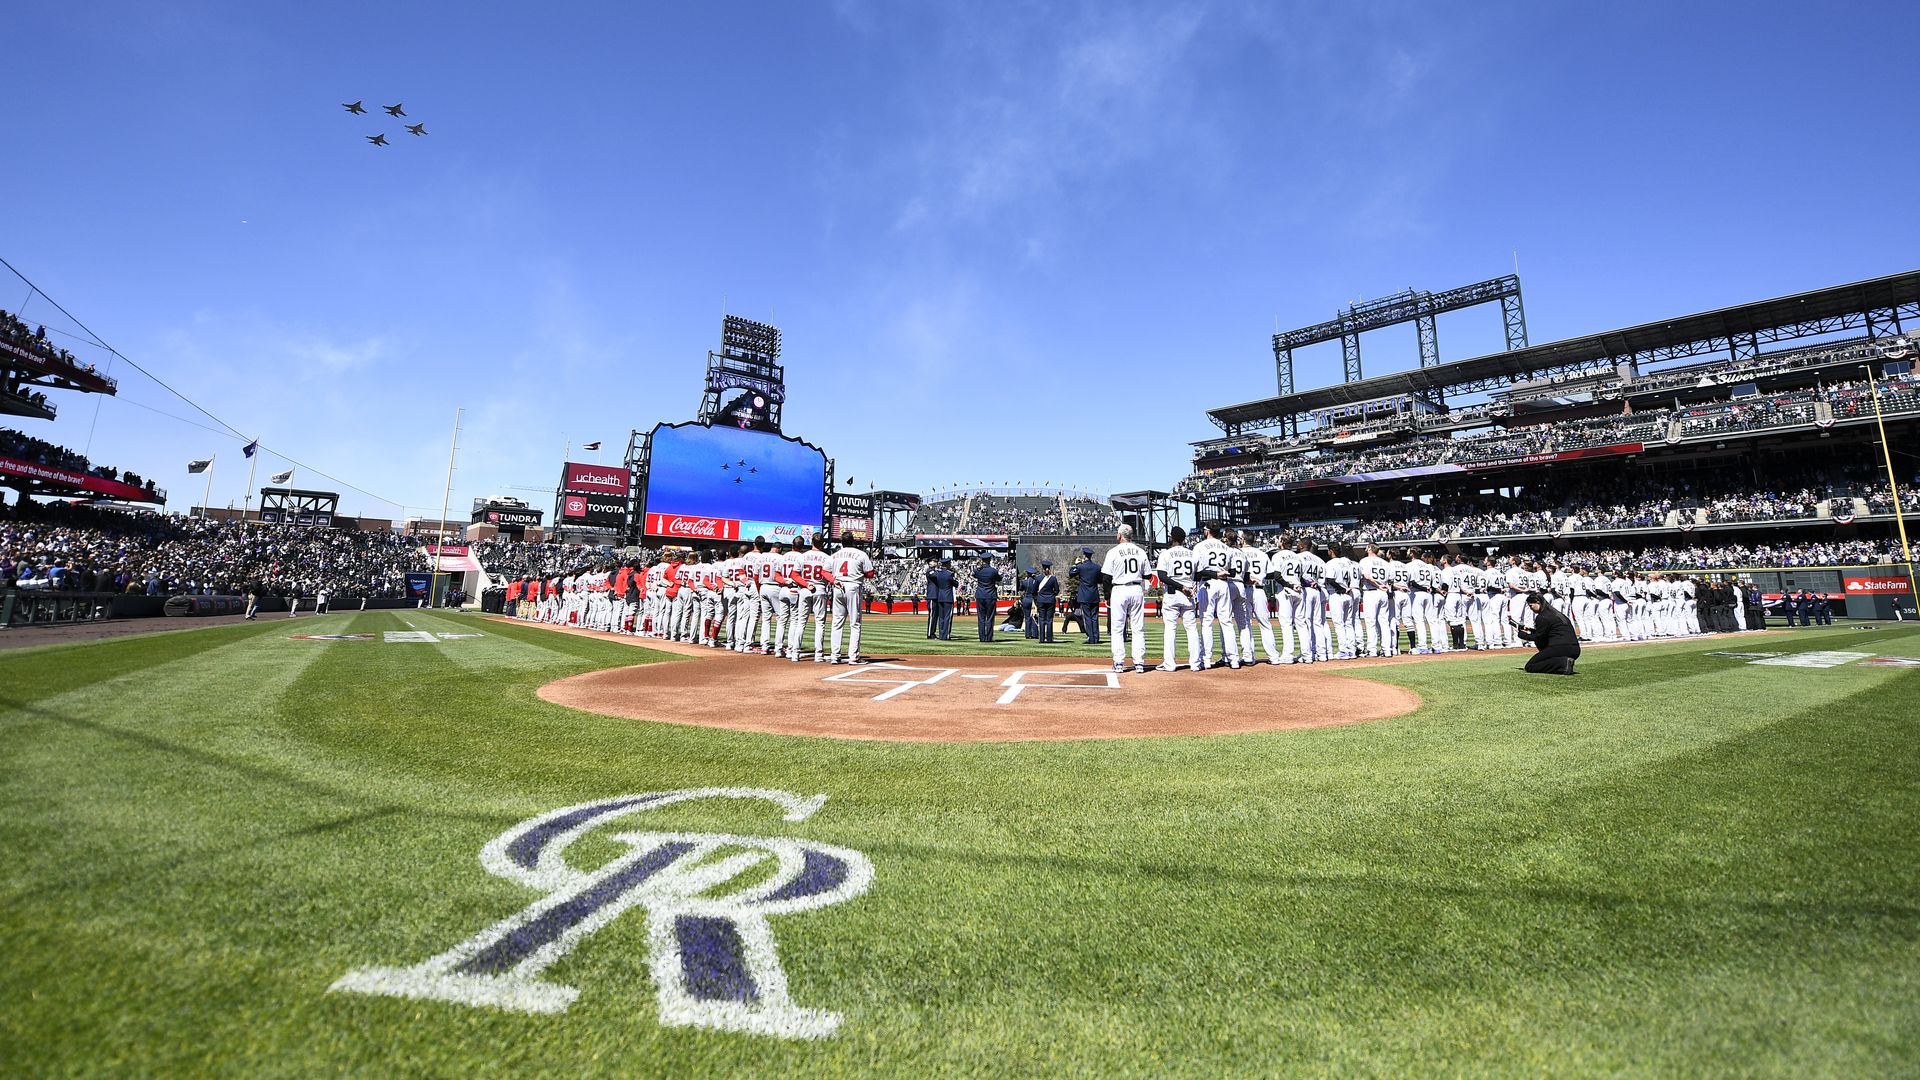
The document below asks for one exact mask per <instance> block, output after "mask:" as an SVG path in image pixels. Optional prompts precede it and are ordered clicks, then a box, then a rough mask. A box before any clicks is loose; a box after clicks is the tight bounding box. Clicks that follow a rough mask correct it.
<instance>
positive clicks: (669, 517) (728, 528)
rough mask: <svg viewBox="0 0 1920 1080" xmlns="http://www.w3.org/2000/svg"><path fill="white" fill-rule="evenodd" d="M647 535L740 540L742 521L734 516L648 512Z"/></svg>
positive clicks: (686, 538) (685, 538)
mask: <svg viewBox="0 0 1920 1080" xmlns="http://www.w3.org/2000/svg"><path fill="white" fill-rule="evenodd" d="M647 535H648V536H672V537H678V538H680V539H683V540H738V539H740V522H739V521H738V520H737V519H734V518H722V517H692V516H689V515H687V514H648V515H647Z"/></svg>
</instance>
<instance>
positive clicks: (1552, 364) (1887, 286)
mask: <svg viewBox="0 0 1920 1080" xmlns="http://www.w3.org/2000/svg"><path fill="white" fill-rule="evenodd" d="M1501 280H1507V279H1496V281H1501ZM1482 284H1483V285H1484V284H1492V283H1486V282H1483V283H1482ZM1515 284H1516V287H1517V284H1518V283H1517V282H1516V283H1515ZM1468 288H1470V289H1471V288H1475V287H1474V286H1469V287H1468ZM1455 291H1460V290H1455ZM1408 295H1416V296H1418V295H1429V294H1401V296H1400V297H1398V298H1396V297H1389V298H1387V299H1386V300H1382V301H1374V302H1373V303H1372V304H1369V305H1366V306H1365V307H1358V306H1357V307H1356V308H1354V309H1351V310H1352V311H1353V312H1356V313H1359V314H1360V315H1362V316H1369V313H1373V308H1374V307H1375V306H1376V305H1387V306H1386V307H1384V308H1383V309H1382V310H1381V311H1379V312H1377V313H1373V315H1372V316H1369V317H1374V316H1377V317H1379V318H1386V317H1387V316H1388V315H1404V312H1403V311H1402V310H1401V308H1403V307H1404V306H1405V298H1406V297H1407V296H1408ZM1430 295H1431V296H1433V297H1436V298H1437V297H1440V296H1442V295H1444V294H1440V293H1434V294H1430ZM1516 298H1517V294H1516ZM1477 302H1480V303H1484V302H1486V301H1485V300H1482V301H1477ZM1396 305H1397V306H1396ZM1460 306H1465V304H1462V305H1460ZM1404 321H1407V320H1406V319H1405V318H1404V317H1401V318H1394V319H1388V320H1387V322H1383V323H1381V325H1387V324H1389V323H1391V322H1404ZM1337 324H1338V321H1336V322H1335V323H1323V324H1321V326H1319V327H1308V328H1306V329H1305V330H1300V331H1292V332H1291V335H1289V334H1276V335H1275V336H1274V352H1275V355H1276V358H1279V356H1280V353H1281V350H1282V348H1283V347H1284V348H1286V349H1287V350H1289V358H1290V350H1291V349H1292V348H1295V347H1298V346H1299V345H1303V344H1308V343H1310V342H1309V340H1308V338H1312V340H1316V341H1325V340H1332V338H1330V337H1319V338H1313V337H1312V335H1314V334H1319V333H1325V332H1326V331H1327V330H1328V329H1329V328H1332V327H1334V326H1336V325H1337ZM1366 328H1369V327H1367V326H1360V327H1358V329H1353V330H1351V331H1350V332H1349V331H1341V332H1339V333H1335V334H1334V335H1333V336H1336V337H1342V340H1343V341H1346V340H1351V342H1352V354H1351V357H1350V360H1351V363H1350V365H1349V374H1350V375H1353V374H1357V373H1358V371H1359V355H1358V333H1359V330H1360V329H1366ZM1907 329H1920V270H1916V271H1908V272H1906V273H1902V274H1892V275H1888V276H1886V277H1879V278H1872V279H1869V280H1866V281H1857V282H1854V283H1853V284H1850V285H1837V286H1834V287H1832V288H1826V289H1817V290H1814V291H1812V292H1805V293H1799V294H1796V295H1793V296H1782V297H1777V298H1775V299H1772V300H1761V301H1757V302H1755V303H1751V304H1741V305H1738V306H1736V307H1728V308H1720V309H1719V310H1716V311H1707V312H1701V313H1700V314H1697V315H1686V316H1682V317H1680V318H1677V319H1667V320H1663V321H1661V322H1652V323H1644V324H1642V325H1639V326H1631V327H1627V328H1625V329H1621V330H1609V331H1606V332H1604V333H1599V334H1589V335H1587V336H1585V337H1577V338H1568V339H1566V340H1565V341H1555V342H1549V343H1547V344H1545V345H1534V346H1530V347H1523V348H1513V349H1509V350H1508V351H1506V352H1500V353H1492V354H1489V355H1486V356H1480V357H1476V358H1474V359H1471V360H1460V361H1456V362H1454V363H1451V364H1437V365H1432V366H1422V367H1420V368H1418V369H1416V370H1413V371H1404V372H1400V373H1398V374H1394V375H1382V376H1377V377H1375V378H1371V379H1358V380H1354V381H1349V382H1345V383H1342V384H1340V385H1338V386H1327V387H1321V388H1320V389H1317V390H1306V391H1301V392H1298V393H1295V392H1293V391H1292V386H1291V382H1292V378H1291V376H1292V370H1291V364H1290V363H1283V364H1282V371H1281V391H1282V392H1281V393H1280V395H1279V396H1277V397H1270V398H1265V399H1262V400H1259V401H1249V402H1245V403H1242V404H1239V405H1228V406H1224V407H1222V408H1218V409H1213V410H1211V411H1209V412H1208V413H1207V418H1208V419H1210V420H1212V421H1213V423H1214V424H1215V425H1216V426H1218V427H1219V428H1220V429H1221V430H1223V431H1225V432H1226V433H1227V434H1228V435H1236V436H1237V435H1242V434H1245V433H1247V432H1250V431H1255V430H1259V429H1262V428H1276V427H1289V428H1292V427H1297V424H1298V422H1299V419H1300V418H1302V417H1304V416H1307V415H1308V414H1311V413H1312V412H1314V411H1316V410H1319V409H1326V408H1331V407H1335V406H1340V405H1349V404H1353V403H1356V402H1362V401H1368V400H1372V399H1377V398H1384V397H1390V396H1394V395H1421V396H1425V397H1428V398H1431V399H1444V398H1446V397H1448V396H1451V395H1458V394H1471V393H1476V392H1480V391H1486V390H1495V389H1502V388H1505V387H1508V386H1511V385H1512V384H1514V383H1516V382H1525V381H1527V380H1530V379H1539V378H1550V377H1552V376H1555V375H1567V374H1584V373H1588V372H1595V371H1600V370H1603V369H1606V368H1613V367H1618V366H1620V365H1622V364H1629V365H1632V366H1633V367H1634V369H1635V370H1638V369H1639V368H1641V367H1643V366H1645V365H1653V364H1661V363H1664V362H1667V361H1671V360H1678V359H1682V358H1685V357H1689V356H1700V355H1703V354H1708V353H1719V354H1724V355H1725V356H1727V357H1728V358H1730V359H1732V360H1736V361H1737V360H1745V359H1751V358H1754V357H1757V356H1759V355H1760V352H1761V350H1762V349H1763V348H1764V347H1765V346H1768V345H1774V344H1779V343H1782V342H1788V341H1795V340H1799V339H1802V338H1813V337H1823V336H1826V335H1829V334H1837V333H1843V332H1848V331H1864V332H1865V335H1866V336H1867V337H1868V338H1875V337H1891V336H1896V335H1899V334H1901V333H1903V332H1904V331H1905V330H1907ZM1519 332H1520V333H1521V334H1522V335H1524V334H1525V326H1524V323H1522V324H1521V325H1520V328H1519ZM1513 333H1514V329H1513V326H1512V325H1511V324H1510V325H1509V329H1508V338H1509V342H1510V343H1511V341H1512V340H1513ZM1302 334H1304V335H1307V337H1306V338H1296V337H1293V336H1292V335H1302ZM1283 339H1286V341H1285V342H1283ZM1523 340H1524V338H1523ZM1421 349H1422V361H1423V364H1424V362H1425V360H1426V356H1427V346H1426V341H1425V338H1423V339H1422V346H1421Z"/></svg>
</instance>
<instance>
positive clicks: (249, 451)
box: [240, 439, 260, 457]
mask: <svg viewBox="0 0 1920 1080" xmlns="http://www.w3.org/2000/svg"><path fill="white" fill-rule="evenodd" d="M258 449H260V440H259V439H255V440H253V441H252V442H250V443H248V444H247V445H245V446H243V447H241V448H240V452H241V453H242V454H245V455H246V456H247V457H252V456H253V453H254V451H256V450H258Z"/></svg>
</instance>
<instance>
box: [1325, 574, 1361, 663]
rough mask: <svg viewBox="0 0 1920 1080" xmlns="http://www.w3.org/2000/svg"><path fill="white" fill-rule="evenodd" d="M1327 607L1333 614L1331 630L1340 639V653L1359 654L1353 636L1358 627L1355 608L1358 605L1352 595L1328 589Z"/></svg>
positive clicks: (1349, 655)
mask: <svg viewBox="0 0 1920 1080" xmlns="http://www.w3.org/2000/svg"><path fill="white" fill-rule="evenodd" d="M1327 607H1328V608H1329V609H1330V612H1331V614H1332V616H1333V632H1334V633H1335V634H1336V635H1337V636H1338V637H1339V639H1340V655H1341V656H1346V657H1351V656H1357V655H1359V654H1358V651H1357V650H1356V648H1355V645H1356V644H1357V643H1356V642H1355V641H1354V638H1355V637H1356V636H1357V634H1356V632H1357V631H1358V630H1359V629H1360V617H1359V615H1358V613H1357V610H1356V609H1357V608H1358V607H1359V605H1358V604H1357V603H1355V597H1354V595H1353V594H1352V593H1344V592H1333V591H1331V590H1329V591H1328V592H1327Z"/></svg>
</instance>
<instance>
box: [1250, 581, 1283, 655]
mask: <svg viewBox="0 0 1920 1080" xmlns="http://www.w3.org/2000/svg"><path fill="white" fill-rule="evenodd" d="M1289 595H1290V594H1289V593H1287V592H1286V591H1284V590H1282V591H1281V593H1280V595H1279V596H1277V597H1274V598H1273V599H1275V600H1277V601H1279V604H1280V633H1281V637H1282V638H1284V639H1285V645H1284V646H1283V647H1282V648H1280V649H1275V648H1274V640H1273V611H1272V605H1271V604H1270V603H1269V601H1268V598H1267V590H1266V589H1265V588H1264V587H1263V586H1260V585H1249V586H1247V615H1248V622H1247V624H1246V627H1245V628H1244V629H1242V630H1241V631H1240V655H1242V656H1244V657H1246V658H1247V660H1248V661H1249V662H1251V661H1252V660H1253V658H1254V657H1256V656H1258V655H1259V653H1256V652H1254V651H1253V645H1254V642H1253V627H1254V626H1256V625H1258V626H1259V627H1260V644H1261V645H1263V646H1265V647H1266V650H1267V659H1268V660H1269V661H1271V662H1273V663H1276V664H1277V663H1279V662H1280V658H1281V657H1283V656H1292V655H1293V619H1292V617H1291V615H1290V613H1289V611H1288V607H1287V600H1288V597H1289Z"/></svg>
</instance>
